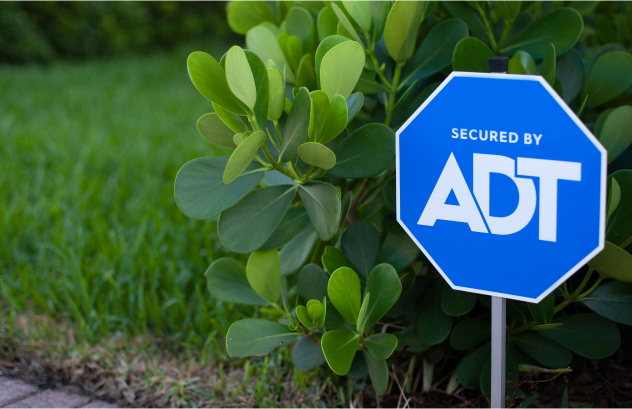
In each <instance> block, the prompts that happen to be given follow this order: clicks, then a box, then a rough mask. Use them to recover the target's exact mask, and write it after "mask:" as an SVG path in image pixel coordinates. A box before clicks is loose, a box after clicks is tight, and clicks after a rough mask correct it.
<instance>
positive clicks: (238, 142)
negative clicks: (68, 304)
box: [233, 133, 247, 146]
mask: <svg viewBox="0 0 632 409" xmlns="http://www.w3.org/2000/svg"><path fill="white" fill-rule="evenodd" d="M246 139H247V137H246V135H244V134H243V133H236V134H235V135H233V143H234V144H235V145H236V146H239V145H241V143H242V142H243V141H245V140H246Z"/></svg>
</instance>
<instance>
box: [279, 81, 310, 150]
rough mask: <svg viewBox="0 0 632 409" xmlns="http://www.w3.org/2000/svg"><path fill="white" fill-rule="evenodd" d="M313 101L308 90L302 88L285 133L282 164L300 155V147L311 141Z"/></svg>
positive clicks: (295, 100)
mask: <svg viewBox="0 0 632 409" xmlns="http://www.w3.org/2000/svg"><path fill="white" fill-rule="evenodd" d="M311 105H312V100H311V98H310V96H309V91H308V90H307V88H301V89H300V91H299V92H298V94H296V97H295V98H294V103H293V104H292V109H291V110H290V113H289V114H288V118H287V122H286V124H285V131H284V132H283V143H282V144H281V151H280V154H279V161H280V162H288V161H290V160H292V159H294V158H295V157H296V155H298V152H297V150H298V147H299V146H301V145H302V144H304V143H305V142H307V141H308V139H309V116H310V111H311Z"/></svg>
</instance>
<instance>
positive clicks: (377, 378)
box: [362, 351, 388, 396]
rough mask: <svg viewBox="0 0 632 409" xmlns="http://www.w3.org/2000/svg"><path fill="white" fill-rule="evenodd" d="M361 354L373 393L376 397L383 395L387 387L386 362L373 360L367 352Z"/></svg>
mask: <svg viewBox="0 0 632 409" xmlns="http://www.w3.org/2000/svg"><path fill="white" fill-rule="evenodd" d="M362 353H363V355H364V359H365V360H366V365H367V368H368V369H369V377H370V378H371V385H373V389H375V393H376V394H377V395H378V396H380V395H384V394H385V393H386V388H387V387H388V366H387V365H386V361H384V360H377V359H375V358H373V356H371V354H370V353H368V352H367V351H362Z"/></svg>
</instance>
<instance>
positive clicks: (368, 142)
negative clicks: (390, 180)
mask: <svg viewBox="0 0 632 409" xmlns="http://www.w3.org/2000/svg"><path fill="white" fill-rule="evenodd" d="M333 151H334V153H335V154H336V166H334V167H333V168H331V169H329V171H328V172H327V174H328V175H329V176H333V177H338V178H353V179H361V178H367V177H371V176H375V175H377V174H379V173H381V172H382V171H384V169H386V168H387V167H388V165H389V164H390V163H391V160H392V159H393V156H394V155H395V134H394V133H393V131H392V130H391V128H389V127H388V126H386V125H383V124H379V123H372V124H368V125H364V126H363V127H361V128H358V129H357V130H356V131H355V132H354V133H352V134H351V135H349V137H347V138H346V139H345V140H344V141H342V142H341V143H340V145H338V146H336V147H335V148H334V150H333Z"/></svg>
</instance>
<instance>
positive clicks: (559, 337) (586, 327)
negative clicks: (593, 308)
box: [542, 314, 621, 359]
mask: <svg viewBox="0 0 632 409" xmlns="http://www.w3.org/2000/svg"><path fill="white" fill-rule="evenodd" d="M555 322H561V323H563V324H564V325H562V326H560V327H557V328H554V329H552V330H549V331H542V335H544V336H545V337H547V338H549V339H552V340H553V341H555V342H557V343H559V344H562V345H563V346H565V347H566V348H568V349H570V350H571V351H573V352H575V353H576V354H578V355H581V356H583V357H584V358H588V359H601V358H606V357H609V356H610V355H612V354H614V353H615V351H616V350H617V349H618V348H619V343H620V342H621V335H620V334H619V329H618V328H617V324H615V323H614V322H612V321H610V320H608V319H606V318H603V317H601V316H599V315H597V314H575V315H569V316H566V317H560V318H557V319H555Z"/></svg>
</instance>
